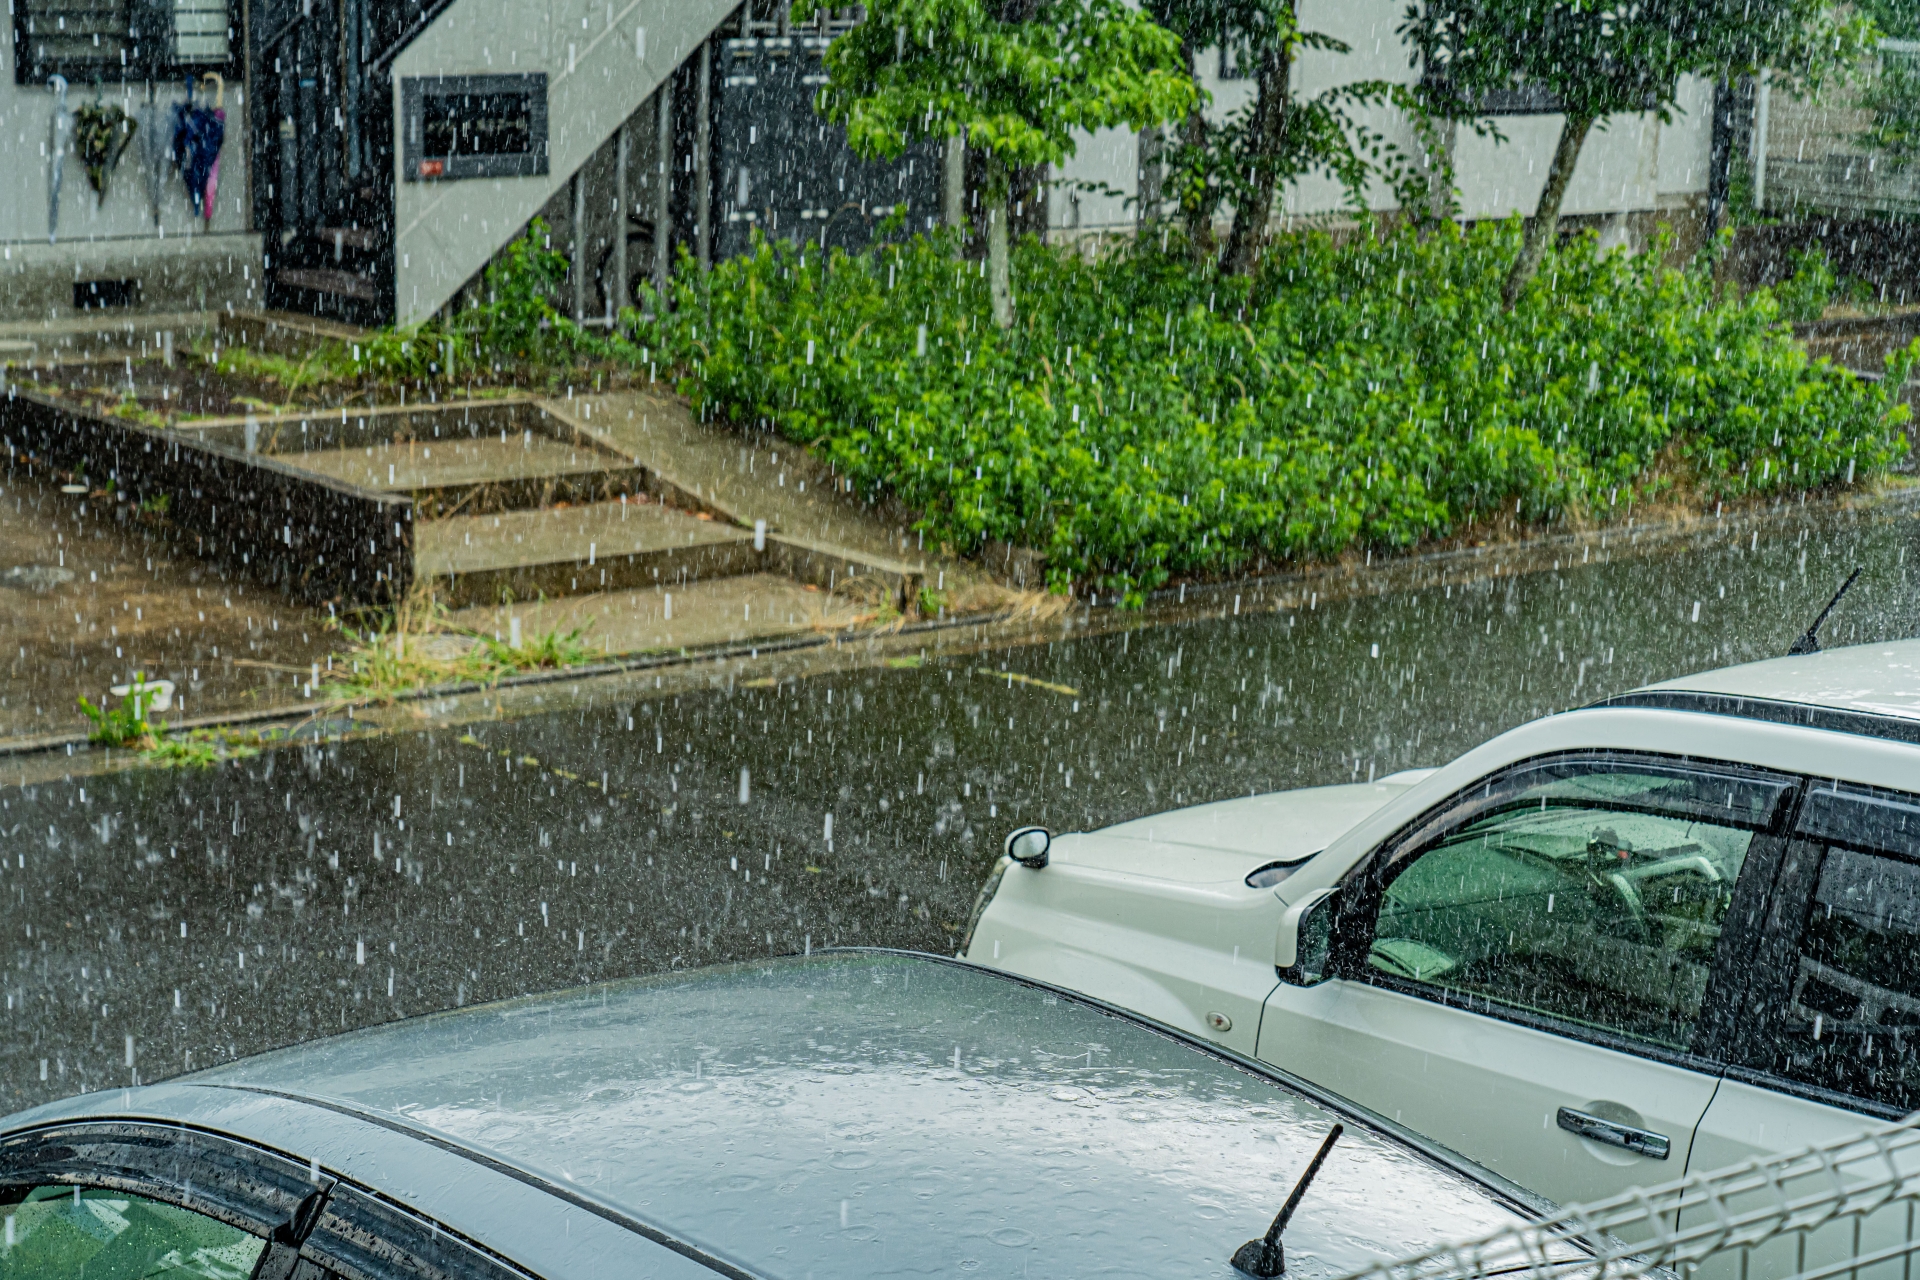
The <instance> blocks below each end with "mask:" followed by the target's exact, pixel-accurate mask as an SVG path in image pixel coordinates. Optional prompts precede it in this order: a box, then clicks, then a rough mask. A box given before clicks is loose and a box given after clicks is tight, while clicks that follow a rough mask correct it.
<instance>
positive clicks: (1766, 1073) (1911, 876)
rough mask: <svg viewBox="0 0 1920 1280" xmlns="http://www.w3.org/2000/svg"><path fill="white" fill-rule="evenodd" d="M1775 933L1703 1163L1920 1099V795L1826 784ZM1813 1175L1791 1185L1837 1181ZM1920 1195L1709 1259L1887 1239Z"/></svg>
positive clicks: (1735, 1268) (1791, 1145)
mask: <svg viewBox="0 0 1920 1280" xmlns="http://www.w3.org/2000/svg"><path fill="white" fill-rule="evenodd" d="M1763 937H1764V938H1765V940H1766V941H1765V944H1764V945H1763V947H1762V948H1761V949H1760V950H1759V951H1758V953H1757V954H1756V963H1755V965H1754V966H1753V972H1752V978H1751V981H1750V983H1749V985H1748V988H1747V991H1746V993H1745V996H1744V998H1743V999H1742V1001H1741V1016H1740V1017H1739V1018H1738V1019H1737V1024H1738V1026H1739V1028H1740V1033H1739V1034H1738V1035H1736V1036H1735V1037H1734V1038H1733V1040H1732V1041H1731V1042H1730V1045H1729V1051H1730V1056H1731V1057H1732V1059H1733V1061H1732V1063H1731V1064H1730V1066H1729V1070H1728V1078H1727V1081H1726V1083H1725V1084H1724V1085H1722V1087H1721V1089H1720V1091H1719V1093H1718V1094H1717V1095H1716V1096H1715V1097H1714V1100H1713V1103H1712V1105H1711V1106H1709V1107H1708V1108H1707V1113H1706V1115H1705V1117H1704V1118H1703V1119H1702V1120H1701V1123H1700V1129H1699V1133H1698V1135H1697V1136H1696V1137H1695V1139H1694V1154H1693V1161H1692V1170H1690V1171H1695V1172H1701V1171H1707V1170H1711V1169H1718V1168H1722V1167H1724V1166H1727V1165H1731V1164H1735V1163H1737V1162H1739V1161H1743V1160H1747V1159H1750V1158H1752V1157H1754V1156H1758V1155H1774V1154H1784V1153H1788V1152H1792V1151H1794V1150H1797V1149H1799V1148H1802V1147H1806V1146H1809V1145H1812V1144H1813V1143H1816V1142H1825V1141H1829V1140H1833V1139H1840V1138H1846V1137H1850V1136H1852V1135H1854V1134H1857V1133H1859V1132H1861V1131H1862V1130H1863V1129H1865V1128H1867V1127H1869V1126H1873V1125H1877V1124H1883V1123H1885V1122H1886V1121H1888V1120H1893V1119H1898V1118H1899V1117H1901V1116H1903V1115H1907V1114H1910V1113H1912V1112H1914V1111H1916V1110H1920V796H1914V795H1905V794H1900V793H1896V792H1888V791H1876V790H1872V789H1869V788H1862V787H1849V786H1845V785H1842V784H1829V783H1816V784H1814V785H1813V786H1812V787H1811V788H1810V789H1809V791H1808V795H1807V798H1806V801H1805V803H1804V805H1803V806H1802V809H1801V813H1800V817H1799V819H1798V821H1797V822H1796V824H1795V829H1794V839H1793V841H1792V843H1791V844H1790V845H1789V846H1788V848H1787V854H1786V857H1785V859H1784V860H1783V863H1782V867H1781V871H1780V877H1779V885H1778V889H1777V891H1776V893H1775V896H1774V900H1773V904H1772V906H1771V908H1770V910H1769V912H1768V920H1767V928H1766V930H1765V932H1764V935H1763ZM1840 1172H1841V1174H1842V1176H1843V1177H1845V1178H1847V1180H1848V1181H1849V1182H1852V1183H1856V1184H1857V1183H1858V1182H1861V1181H1865V1180H1871V1179H1878V1178H1881V1177H1883V1176H1884V1175H1885V1173H1886V1170H1885V1169H1884V1167H1882V1166H1881V1165H1880V1163H1879V1162H1877V1161H1876V1162H1873V1163H1872V1164H1870V1165H1864V1166H1861V1167H1843V1168H1842V1169H1841V1170H1840ZM1908 1172H1909V1173H1910V1174H1915V1175H1920V1169H1909V1170H1908ZM1808 1182H1809V1185H1806V1186H1792V1185H1789V1186H1788V1188H1787V1192H1788V1194H1789V1196H1790V1197H1797V1196H1799V1195H1804V1194H1809V1193H1811V1192H1814V1191H1817V1190H1820V1189H1822V1187H1823V1185H1824V1184H1823V1183H1822V1182H1821V1180H1820V1179H1812V1180H1808ZM1768 1194H1769V1196H1771V1195H1773V1194H1775V1193H1773V1192H1769V1193H1768ZM1742 1207H1745V1206H1743V1205H1742V1204H1741V1203H1739V1202H1737V1201H1736V1202H1735V1203H1733V1204H1732V1205H1730V1208H1731V1210H1732V1211H1734V1212H1738V1211H1739V1210H1740V1209H1741V1208H1742ZM1910 1210H1911V1206H1910V1204H1907V1203H1895V1204H1893V1205H1890V1206H1888V1207H1887V1208H1886V1209H1883V1210H1881V1211H1879V1212H1878V1213H1875V1214H1872V1215H1869V1216H1868V1217H1866V1218H1864V1219H1861V1220H1857V1221H1856V1220H1852V1219H1841V1220H1838V1221H1834V1222H1830V1223H1828V1224H1826V1225H1824V1226H1822V1227H1821V1228H1819V1229H1818V1230H1815V1231H1812V1232H1808V1233H1804V1234H1795V1235H1790V1236H1783V1237H1780V1238H1777V1239H1775V1240H1773V1241H1771V1242H1769V1243H1767V1244H1765V1245H1762V1246H1760V1247H1758V1248H1756V1249H1752V1250H1749V1251H1746V1255H1745V1256H1741V1255H1737V1254H1735V1255H1727V1256H1725V1257H1722V1258H1718V1259H1715V1260H1714V1262H1713V1264H1712V1265H1711V1266H1710V1267H1709V1268H1708V1269H1707V1270H1705V1271H1703V1272H1702V1273H1701V1274H1702V1275H1703V1276H1725V1277H1734V1276H1741V1275H1786V1274H1791V1273H1794V1272H1797V1271H1803V1270H1806V1269H1808V1268H1809V1267H1814V1266H1818V1265H1821V1264H1825V1263H1832V1262H1837V1261H1839V1260H1841V1259H1845V1258H1851V1257H1857V1256H1860V1255H1862V1254H1869V1253H1873V1252H1875V1251H1876V1250H1882V1249H1887V1248H1890V1247H1893V1246H1896V1245H1898V1244H1900V1243H1901V1242H1904V1241H1907V1240H1910V1239H1912V1238H1913V1235H1914V1223H1913V1221H1912V1214H1911V1212H1910ZM1683 1225H1686V1224H1685V1223H1684V1222H1683ZM1910 1265H1911V1264H1910V1263H1909V1262H1908V1261H1907V1260H1905V1259H1902V1258H1893V1259H1890V1260H1888V1261H1887V1262H1885V1263H1883V1264H1881V1266H1880V1267H1879V1268H1878V1269H1877V1270H1876V1269H1873V1268H1865V1269H1862V1270H1861V1272H1860V1275H1861V1276H1862V1277H1874V1278H1875V1280H1877V1278H1878V1277H1880V1276H1883V1275H1884V1276H1886V1277H1888V1278H1889V1280H1892V1278H1894V1277H1902V1276H1906V1275H1907V1274H1909V1268H1910Z"/></svg>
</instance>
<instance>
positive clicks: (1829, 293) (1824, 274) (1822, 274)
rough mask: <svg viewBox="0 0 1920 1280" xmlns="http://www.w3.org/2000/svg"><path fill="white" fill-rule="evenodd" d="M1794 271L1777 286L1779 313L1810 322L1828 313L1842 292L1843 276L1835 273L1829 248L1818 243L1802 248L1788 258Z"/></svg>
mask: <svg viewBox="0 0 1920 1280" xmlns="http://www.w3.org/2000/svg"><path fill="white" fill-rule="evenodd" d="M1788 261H1790V262H1792V263H1793V274H1792V275H1791V276H1789V277H1787V278H1786V279H1785V280H1783V281H1781V282H1780V284H1779V285H1777V286H1776V287H1775V288H1774V291H1773V296H1774V297H1775V298H1776V299H1778V300H1779V303H1780V315H1781V317H1782V318H1783V319H1786V320H1790V321H1792V322H1793V323H1794V324H1810V323H1812V322H1813V321H1815V320H1818V319H1819V318H1820V317H1821V316H1823V315H1825V314H1826V313H1827V308H1828V307H1830V306H1832V305H1833V302H1834V299H1835V298H1837V297H1838V296H1839V295H1840V277H1839V276H1838V275H1836V274H1834V270H1833V264H1832V263H1831V262H1829V261H1828V260H1827V251H1826V250H1825V249H1822V248H1820V247H1819V246H1817V245H1816V246H1815V247H1813V248H1811V249H1801V250H1799V251H1797V252H1795V253H1793V254H1791V255H1790V256H1789V258H1788Z"/></svg>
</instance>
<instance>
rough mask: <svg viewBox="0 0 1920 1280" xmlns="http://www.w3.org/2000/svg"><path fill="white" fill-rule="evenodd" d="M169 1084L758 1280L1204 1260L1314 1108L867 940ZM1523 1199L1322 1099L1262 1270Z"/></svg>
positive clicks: (1154, 1035)
mask: <svg viewBox="0 0 1920 1280" xmlns="http://www.w3.org/2000/svg"><path fill="white" fill-rule="evenodd" d="M194 1080H195V1081H196V1082H197V1083H199V1084H203V1085H219V1086H228V1087H235V1086H239V1087H252V1088H264V1089H270V1090H273V1091H276V1092H280V1093H285V1094H291V1095H295V1096H304V1097H310V1098H316V1099H325V1100H328V1101H329V1103H330V1104H331V1105H335V1106H341V1107H345V1108H349V1109H351V1110H353V1111H354V1112H357V1113H360V1114H365V1115H368V1116H370V1117H375V1118H379V1119H380V1120H381V1121H382V1122H384V1123H399V1124H404V1125H407V1126H412V1127H417V1128H418V1129H420V1130H424V1131H429V1132H431V1133H432V1134H436V1135H440V1136H442V1137H443V1138H445V1139H450V1140H452V1141H455V1142H457V1143H459V1144H461V1145H463V1146H467V1147H471V1148H475V1149H477V1150H479V1151H481V1152H484V1153H485V1154H486V1155H488V1156H490V1157H492V1158H494V1159H497V1160H501V1161H504V1162H506V1163H508V1164H510V1165H513V1166H517V1167H519V1168H521V1169H523V1170H526V1171H529V1172H531V1173H533V1174H535V1175H537V1176H538V1177H540V1178H543V1179H546V1180H548V1181H551V1182H555V1183H561V1184H564V1185H565V1186H566V1187H567V1188H568V1189H569V1190H570V1191H572V1192H575V1193H580V1194H584V1195H586V1196H590V1197H593V1198H596V1199H598V1200H602V1201H605V1202H606V1203H608V1204H610V1205H613V1206H617V1207H618V1208H619V1209H620V1210H622V1211H624V1212H625V1213H627V1214H630V1215H632V1216H633V1217H636V1218H639V1219H642V1220H644V1221H646V1222H649V1223H652V1224H655V1225H657V1226H658V1227H659V1228H661V1229H662V1230H664V1231H667V1232H669V1233H671V1234H672V1235H674V1236H677V1237H679V1238H681V1239H683V1240H686V1241H687V1242H689V1243H691V1244H694V1245H697V1246H698V1247H700V1248H703V1249H705V1250H708V1251H710V1252H711V1253H713V1254H716V1255H718V1256H719V1257H722V1258H725V1259H728V1260H730V1261H732V1262H734V1263H735V1264H737V1265H738V1266H740V1267H742V1268H744V1269H746V1270H748V1271H751V1272H754V1273H756V1274H760V1275H766V1276H770V1277H806V1276H818V1275H848V1274H864V1275H896V1274H901V1275H904V1274H912V1275H932V1274H941V1275H953V1276H960V1277H965V1276H969V1275H972V1274H976V1273H977V1274H979V1275H983V1276H1009V1275H1011V1276H1019V1275H1027V1274H1031V1275H1036V1276H1037V1275H1075V1274H1086V1273H1093V1272H1101V1273H1107V1274H1116V1273H1124V1274H1136V1275H1152V1276H1161V1277H1167V1276H1222V1277H1224V1276H1229V1275H1231V1274H1232V1272H1231V1270H1230V1268H1229V1266H1228V1259H1229V1257H1230V1256H1231V1254H1232V1252H1233V1250H1234V1248H1236V1247H1237V1246H1238V1245H1239V1244H1240V1243H1241V1242H1242V1241H1244V1240H1246V1239H1248V1238H1249V1237H1251V1236H1254V1235H1258V1234H1259V1233H1261V1232H1262V1231H1263V1230H1264V1229H1265V1226H1266V1224H1267V1223H1268V1222H1269V1221H1270V1220H1271V1218H1272V1216H1273V1214H1274V1212H1275V1211H1276V1210H1277V1209H1278V1207H1279V1205H1280V1203H1281V1202H1282V1201H1283V1200H1284V1199H1285V1196H1286V1193H1287V1191H1288V1190H1289V1188H1290V1187H1291V1185H1292V1183H1293V1182H1294V1180H1295V1179H1296V1178H1298V1177H1299V1175H1300V1172H1301V1171H1302V1170H1303V1169H1304V1168H1305V1166H1306V1163H1307V1161H1308V1160H1309V1159H1310V1158H1311V1156H1312V1153H1313V1150H1314V1148H1315V1147H1316V1145H1317V1144H1318V1143H1319V1141H1320V1140H1321V1138H1322V1137H1323V1136H1324V1135H1325V1133H1326V1131H1327V1128H1328V1126H1329V1124H1330V1123H1331V1122H1332V1120H1333V1119H1334V1118H1335V1116H1334V1115H1333V1114H1331V1113H1330V1112H1329V1111H1327V1110H1326V1109H1325V1108H1323V1107H1322V1106H1320V1105H1317V1104H1316V1103H1314V1102H1312V1101H1310V1100H1309V1099H1308V1098H1306V1097H1305V1096H1302V1095H1300V1094H1297V1093H1294V1092H1292V1091H1290V1090H1288V1089H1287V1088H1285V1087H1283V1086H1281V1085H1280V1084H1279V1083H1277V1082H1275V1081H1274V1080H1272V1079H1270V1078H1267V1077H1264V1076H1262V1075H1260V1074H1258V1073H1256V1072H1255V1071H1252V1070H1249V1069H1247V1068H1245V1067H1243V1066H1241V1065H1238V1064H1236V1063H1234V1062H1232V1061H1230V1060H1227V1059H1223V1058H1220V1057H1217V1056H1214V1055H1211V1054H1207V1053H1204V1052H1201V1051H1199V1050H1196V1049H1195V1048H1193V1047H1192V1046H1191V1045H1189V1044H1187V1043H1185V1042H1183V1041H1181V1040H1178V1039H1176V1038H1174V1037H1172V1036H1169V1035H1166V1034H1163V1033H1161V1032H1159V1031H1157V1030H1154V1029H1151V1028H1149V1027H1147V1026H1144V1025H1142V1024H1139V1023H1136V1022H1133V1021H1131V1020H1129V1019H1126V1018H1123V1017H1120V1016H1117V1015H1115V1014H1112V1013H1109V1012H1106V1011H1103V1010H1101V1009H1098V1008H1095V1007H1092V1006H1089V1005H1085V1004H1082V1003H1080V1002H1078V1001H1076V1000H1073V999H1071V998H1066V997H1063V996H1060V995H1058V994H1055V993H1053V992H1050V991H1047V990H1044V989H1042V988H1037V987H1033V986H1030V985H1026V984H1022V983H1018V982H1014V981H1010V980H1008V979H1006V978H1004V977H1001V976H999V975H995V974H991V973H989V972H987V971H984V970H980V969H977V968H974V967H972V966H967V965H962V964H956V963H949V962H942V961H935V960H932V959H929V958H922V957H914V956H906V955H900V954H897V953H874V952H853V953H832V954H829V955H827V956H824V957H821V956H816V957H814V958H812V959H811V960H804V961H802V960H794V959H788V960H782V961H769V962H766V963H763V964H753V965H739V966H732V967H728V968H725V969H716V970H705V971H700V972H698V973H695V974H691V975H676V976H672V977H669V978H665V979H638V980H633V981H629V982H625V983H618V984H612V985H608V986H603V987H597V988H592V989H587V990H581V991H577V992H571V993H564V994H561V995H557V996H548V997H535V998H528V999H523V1000H519V1001H514V1002H509V1003H505V1004H500V1005H494V1006H488V1007H483V1008H478V1009H472V1010H465V1011H459V1012H455V1013H451V1014H443V1015H436V1016H432V1017H427V1018H421V1019H417V1020H414V1021H410V1022H405V1023H397V1024H393V1025H390V1026H387V1027H382V1028H375V1029H372V1030H368V1031H362V1032H357V1033H354V1034H351V1035H346V1036H340V1037H337V1038H334V1039H330V1040H325V1041H320V1042H316V1043H313V1044H310V1045H307V1046H303V1047H300V1048H296V1049H289V1050H285V1051H282V1052H278V1053H274V1054H270V1055H266V1056H263V1057H260V1058H255V1059H250V1060H247V1061H245V1062H241V1063H238V1064H235V1065H233V1066H231V1067H225V1068H221V1069H219V1070H216V1071H212V1072H206V1073H202V1074H201V1075H199V1076H197V1077H194ZM1521 1220H1522V1216H1521V1214H1520V1212H1519V1211H1518V1210H1517V1209H1516V1207H1515V1206H1514V1204H1513V1202H1512V1201H1510V1200H1506V1199H1503V1198H1501V1197H1500V1196H1498V1195H1496V1194H1495V1193H1494V1192H1493V1191H1491V1190H1490V1189H1489V1188H1488V1187H1485V1186H1483V1185H1481V1184H1480V1183H1478V1182H1476V1181H1474V1180H1473V1179H1471V1178H1469V1177H1467V1176H1465V1175H1464V1174H1463V1173H1460V1172H1457V1171H1455V1170H1453V1169H1450V1168H1447V1167H1445V1166H1443V1165H1439V1164H1436V1163H1434V1162H1433V1161H1431V1160H1429V1159H1427V1158H1425V1157H1423V1156H1421V1155H1419V1154H1417V1153H1416V1152H1414V1151H1413V1150H1412V1149H1411V1148H1409V1147H1407V1146H1404V1145H1402V1144H1401V1143H1400V1142H1398V1141H1396V1140H1395V1139H1393V1138H1392V1137H1390V1136H1388V1135H1386V1134H1384V1133H1381V1132H1377V1131H1375V1130H1372V1129H1370V1128H1368V1127H1366V1126H1365V1125H1363V1124H1355V1123H1353V1122H1352V1120H1351V1119H1349V1122H1348V1131H1347V1135H1346V1137H1345V1138H1344V1139H1343V1140H1342V1141H1341V1143H1340V1144H1339V1146H1338V1147H1337V1148H1336V1149H1335V1154H1334V1155H1333V1156H1332V1158H1331V1159H1329V1161H1328V1162H1327V1164H1326V1166H1325V1168H1324V1170H1323V1171H1322V1173H1321V1175H1320V1178H1319V1179H1318V1181H1317V1182H1316V1183H1315V1184H1314V1187H1313V1188H1312V1190H1311V1191H1310V1192H1309V1193H1308V1195H1307V1196H1306V1198H1305V1200H1304V1201H1303V1202H1302V1204H1301V1206H1300V1208H1299V1211H1298V1213H1297V1214H1296V1216H1295V1218H1294V1220H1293V1225H1292V1226H1291V1227H1290V1228H1289V1230H1288V1233H1287V1237H1286V1244H1287V1260H1288V1268H1289V1274H1290V1275H1294V1276H1297V1277H1318V1276H1333V1275H1339V1274H1342V1273H1345V1272H1349V1271H1352V1270H1354V1269H1356V1268H1358V1267H1361V1266H1363V1265H1365V1264H1367V1263H1369V1262H1372V1261H1376V1260H1378V1259H1381V1258H1387V1257H1395V1256H1399V1255H1402V1254H1406V1253H1409V1252H1413V1251H1416V1250H1419V1249H1423V1248H1427V1247H1429V1246H1431V1245H1434V1244H1438V1243H1440V1242H1442V1241H1445V1240H1449V1239H1457V1238H1460V1237H1463V1236H1471V1235H1476V1234H1480V1233H1482V1232H1486V1231H1490V1230H1494V1229H1497V1228H1500V1227H1502V1226H1507V1225H1513V1224H1516V1223H1518V1222H1520V1221H1521Z"/></svg>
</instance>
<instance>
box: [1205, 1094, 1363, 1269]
mask: <svg viewBox="0 0 1920 1280" xmlns="http://www.w3.org/2000/svg"><path fill="white" fill-rule="evenodd" d="M1346 1131H1347V1127H1346V1126H1345V1125H1342V1124H1336V1125H1334V1126H1333V1129H1332V1130H1331V1131H1330V1132H1329V1133H1328V1134H1327V1140H1326V1141H1325V1142H1322V1143H1321V1144H1320V1150H1318V1151H1316V1152H1315V1153H1314V1156H1313V1163H1312V1164H1309V1165H1308V1166H1307V1171H1306V1172H1305V1173H1303V1174H1301V1175H1300V1181H1299V1182H1297V1183H1295V1184H1294V1187H1293V1194H1292V1195H1290V1196H1288V1197H1287V1202H1286V1203H1285V1204H1283V1205H1281V1206H1280V1212H1279V1214H1278V1215H1277V1216H1275V1218H1274V1220H1273V1225H1272V1226H1270V1227H1268V1228H1267V1234H1266V1235H1265V1236H1264V1237H1262V1238H1261V1239H1259V1240H1249V1241H1247V1242H1246V1243H1245V1244H1243V1245H1241V1246H1240V1247H1239V1248H1238V1249H1235V1250H1234V1251H1233V1266H1234V1269H1235V1270H1236V1271H1241V1272H1244V1273H1246V1274H1247V1275H1250V1276H1259V1277H1261V1278H1262V1280H1266V1278H1267V1277H1270V1276H1277V1275H1284V1274H1285V1273H1286V1270H1287V1254H1286V1250H1285V1249H1283V1248H1282V1247H1281V1245H1280V1233H1281V1232H1282V1231H1285V1230H1286V1229H1287V1222H1288V1220H1289V1219H1291V1218H1292V1217H1293V1211H1294V1209H1296V1208H1297V1207H1299V1204H1300V1197H1301V1196H1303V1195H1305V1194H1306V1193H1307V1188H1308V1187H1309V1186H1310V1185H1312V1183H1313V1179H1314V1176H1315V1175H1316V1174H1318V1173H1319V1172H1320V1166H1321V1165H1323V1164H1325V1163H1326V1160H1327V1152H1329V1151H1331V1150H1333V1144H1334V1143H1336V1142H1338V1141H1340V1135H1341V1134H1343V1133H1345V1132H1346Z"/></svg>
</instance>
